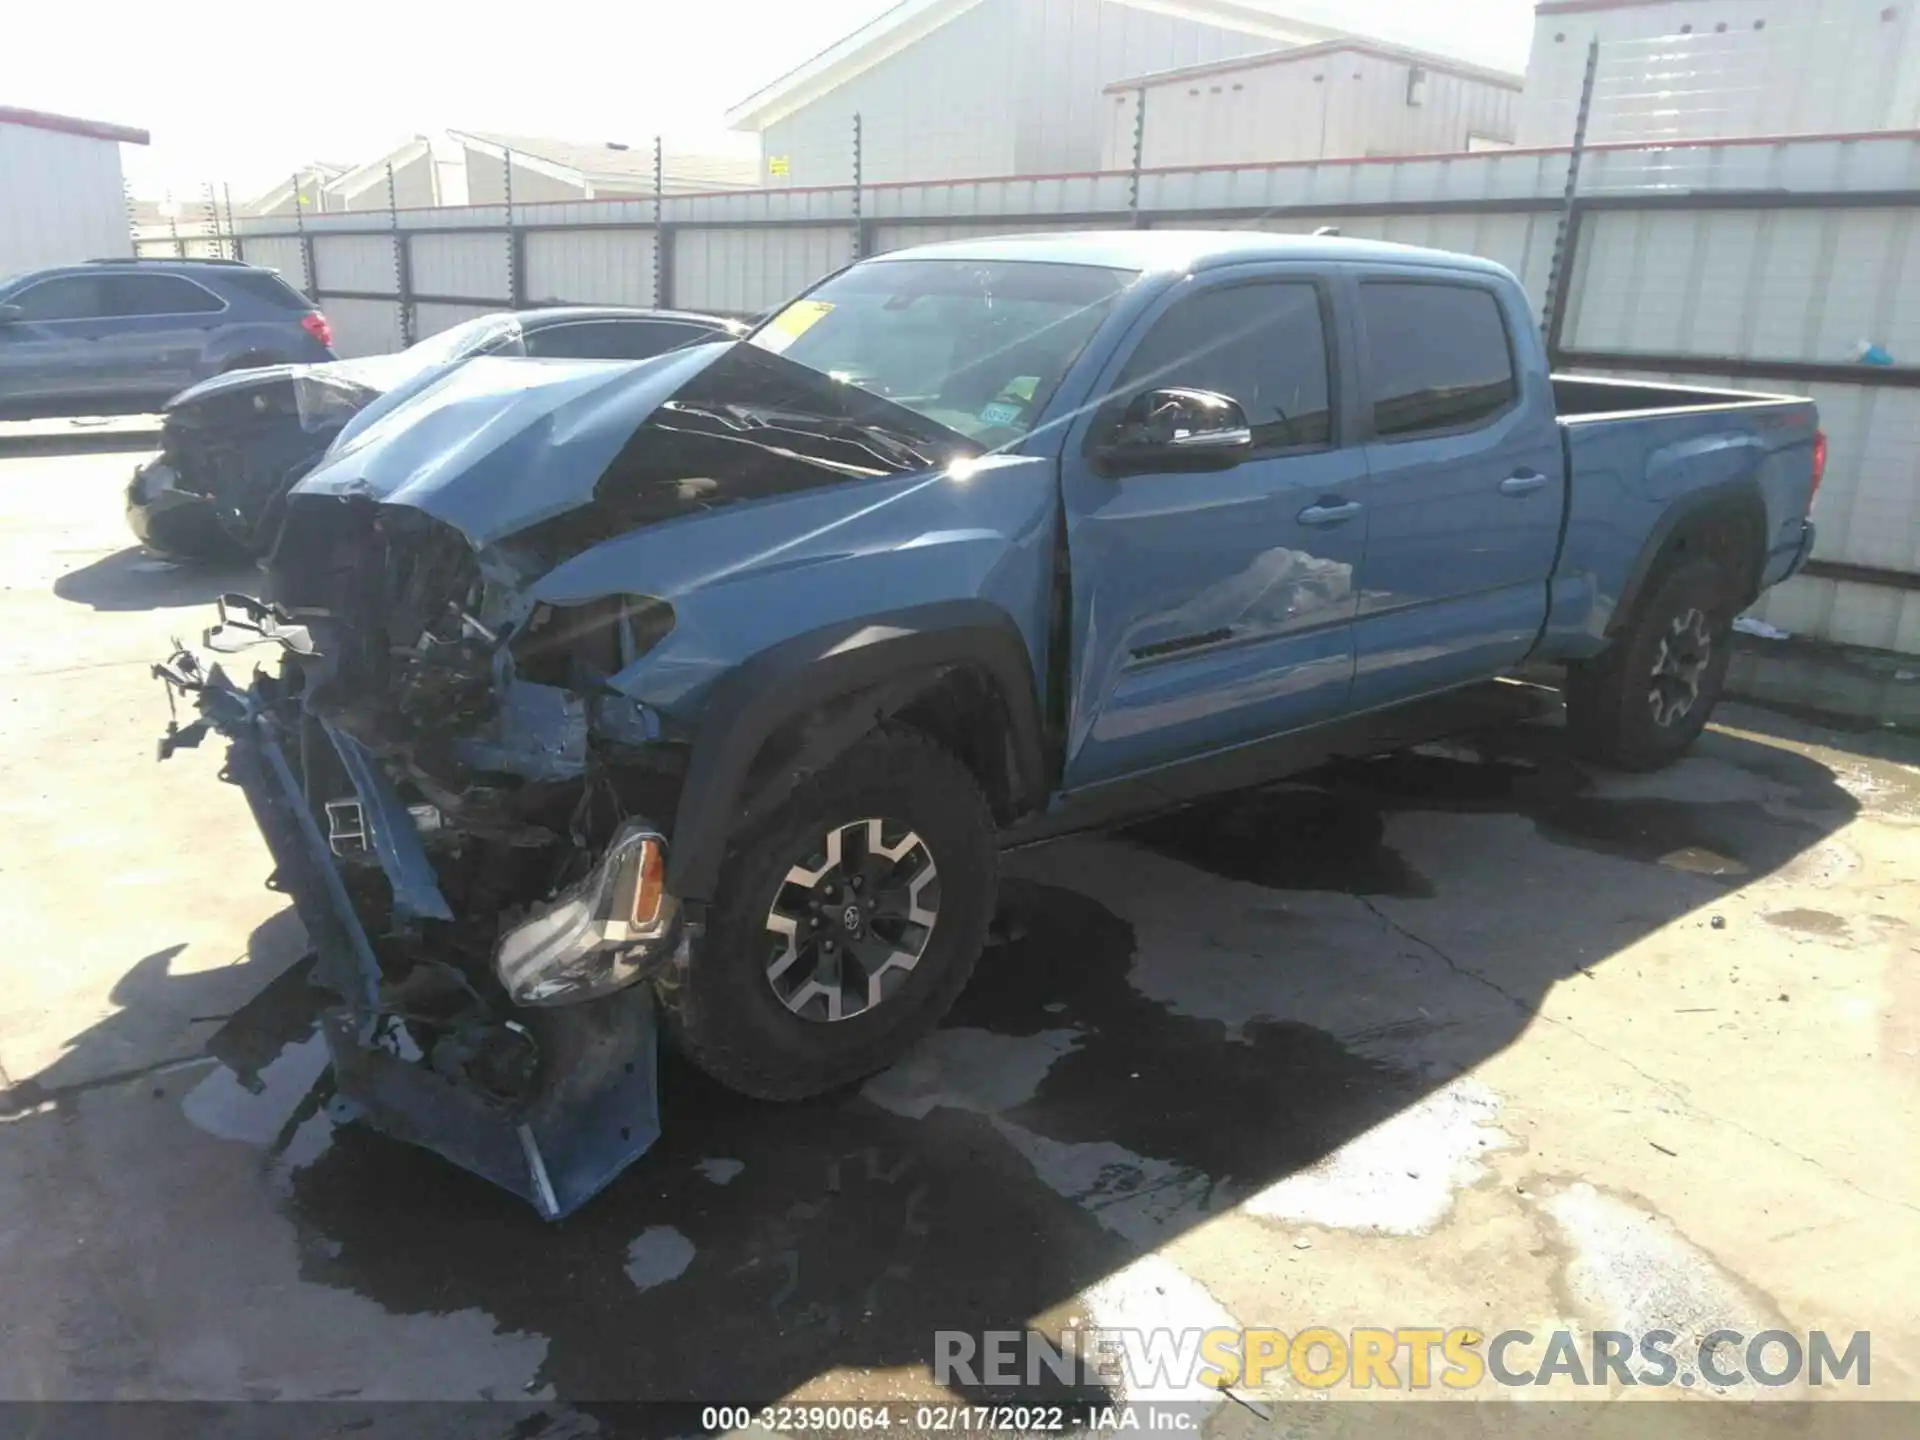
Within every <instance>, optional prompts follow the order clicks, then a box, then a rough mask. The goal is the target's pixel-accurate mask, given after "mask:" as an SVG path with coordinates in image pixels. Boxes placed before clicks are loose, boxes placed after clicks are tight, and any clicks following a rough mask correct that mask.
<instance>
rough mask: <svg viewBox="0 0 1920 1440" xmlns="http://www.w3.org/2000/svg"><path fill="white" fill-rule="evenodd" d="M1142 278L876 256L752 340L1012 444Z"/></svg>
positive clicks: (1091, 269) (989, 441)
mask: <svg viewBox="0 0 1920 1440" xmlns="http://www.w3.org/2000/svg"><path fill="white" fill-rule="evenodd" d="M1136 278H1137V272H1134V271H1131V270H1109V269H1105V268H1103V267H1099V266H1093V265H1054V264H1048V263H1045V262H1041V261H1004V260H879V261H872V262H869V263H868V264H865V265H856V266H854V268H853V269H851V270H848V271H846V272H845V273H844V274H841V275H836V276H835V277H834V278H833V279H831V280H829V281H827V282H826V283H825V284H823V285H820V286H819V287H817V288H816V289H814V290H812V291H810V292H809V293H808V294H807V296H806V298H805V299H803V300H796V301H794V302H793V303H792V304H791V305H789V306H787V307H786V308H785V309H784V310H782V311H781V312H780V313H779V314H777V315H775V316H774V317H773V318H772V319H771V320H769V321H767V323H766V324H764V325H762V326H761V327H760V328H759V329H758V330H756V331H755V332H754V333H753V335H752V336H750V337H749V339H748V343H749V344H752V345H756V346H758V347H759V348H760V349H762V350H770V351H772V352H773V353H774V354H776V355H784V356H785V357H786V358H787V359H789V360H791V361H794V362H795V363H796V364H800V365H804V366H806V367H807V368H808V369H810V370H817V371H820V372H822V373H823V374H827V375H831V376H832V377H833V378H834V379H836V380H839V381H842V382H844V383H846V384H849V385H857V386H859V387H860V388H861V389H863V390H867V391H871V392H872V393H873V394H875V395H882V396H885V397H886V398H887V399H889V400H891V401H893V402H894V404H896V405H900V406H902V407H904V408H906V409H908V410H912V411H913V412H915V413H916V414H919V415H924V416H925V417H926V418H927V419H929V420H933V421H935V422H937V423H939V424H941V425H944V426H946V427H947V428H948V429H949V430H954V431H958V432H959V433H960V434H962V435H964V436H966V437H967V438H968V439H970V440H975V441H978V442H979V443H981V444H982V445H986V446H992V447H998V446H1005V445H1011V444H1013V443H1014V442H1015V441H1017V440H1019V439H1020V438H1021V437H1022V436H1024V435H1025V434H1026V433H1027V432H1028V431H1029V430H1031V429H1032V428H1033V425H1034V422H1035V421H1036V420H1038V419H1039V417H1040V415H1041V413H1042V412H1043V411H1044V410H1045V409H1046V406H1047V402H1048V401H1049V400H1050V399H1052V398H1053V392H1054V390H1055V388H1056V387H1058V385H1059V384H1060V381H1061V380H1062V379H1063V378H1064V377H1065V375H1066V373H1067V371H1068V370H1069V369H1070V368H1072V366H1073V362H1074V361H1075V360H1076V359H1078V358H1079V355H1080V351H1081V349H1082V348H1083V347H1084V346H1085V345H1086V343H1087V341H1088V339H1089V338H1091V337H1092V335H1093V332H1094V330H1095V329H1097V328H1098V327H1099V325H1100V322H1101V321H1102V320H1104V319H1105V318H1106V316H1107V312H1108V311H1109V310H1111V309H1112V308H1113V302H1114V301H1115V300H1116V299H1117V298H1118V297H1119V296H1120V294H1121V292H1122V291H1124V290H1125V289H1126V288H1127V286H1128V285H1129V284H1131V283H1132V282H1133V281H1134V280H1135V279H1136Z"/></svg>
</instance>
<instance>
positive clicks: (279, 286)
mask: <svg viewBox="0 0 1920 1440" xmlns="http://www.w3.org/2000/svg"><path fill="white" fill-rule="evenodd" d="M220 283H221V284H222V285H225V286H226V287H228V288H229V289H231V290H238V291H239V292H240V293H241V294H242V295H245V296H248V297H249V298H250V299H254V300H260V301H263V302H265V303H266V304H268V305H271V306H273V307H274V308H275V309H278V310H299V311H303V312H304V311H307V310H311V309H313V306H312V305H311V304H310V303H309V302H308V300H307V297H306V296H304V295H302V294H301V293H300V292H299V291H298V290H296V289H294V288H293V287H292V286H291V285H289V284H287V282H286V281H284V280H282V279H281V278H280V277H279V276H278V275H276V274H274V273H273V272H272V271H271V270H223V271H221V272H220Z"/></svg>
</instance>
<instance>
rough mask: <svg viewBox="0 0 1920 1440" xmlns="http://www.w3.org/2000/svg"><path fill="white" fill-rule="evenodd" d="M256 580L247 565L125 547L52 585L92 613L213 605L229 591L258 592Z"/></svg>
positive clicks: (253, 570) (252, 568)
mask: <svg viewBox="0 0 1920 1440" xmlns="http://www.w3.org/2000/svg"><path fill="white" fill-rule="evenodd" d="M259 580H260V572H259V570H258V569H257V568H256V567H255V566H254V565H253V564H252V562H250V561H245V560H227V561H218V562H203V563H196V562H191V561H176V560H164V559H161V558H160V557H159V556H157V555H154V554H151V553H150V552H148V551H146V550H143V549H141V548H140V547H139V546H138V545H129V546H128V547H127V548H126V549H125V550H118V551H115V552H114V553H113V554H111V555H108V556H105V557H103V558H101V559H99V560H92V561H89V562H88V563H87V564H85V565H82V566H81V567H80V568H79V569H77V570H69V571H68V572H67V573H66V574H64V575H62V576H61V577H60V578H59V579H58V580H55V581H54V582H53V593H54V594H56V595H58V596H59V597H60V598H61V599H62V600H70V601H72V602H73V603H74V604H76V605H91V606H92V607H93V608H94V609H95V610H175V609H179V608H180V607H181V606H185V605H208V604H211V603H212V602H213V601H214V600H216V599H218V598H219V597H220V596H221V595H224V594H226V593H227V592H228V591H229V590H247V589H250V588H258V585H259Z"/></svg>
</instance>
